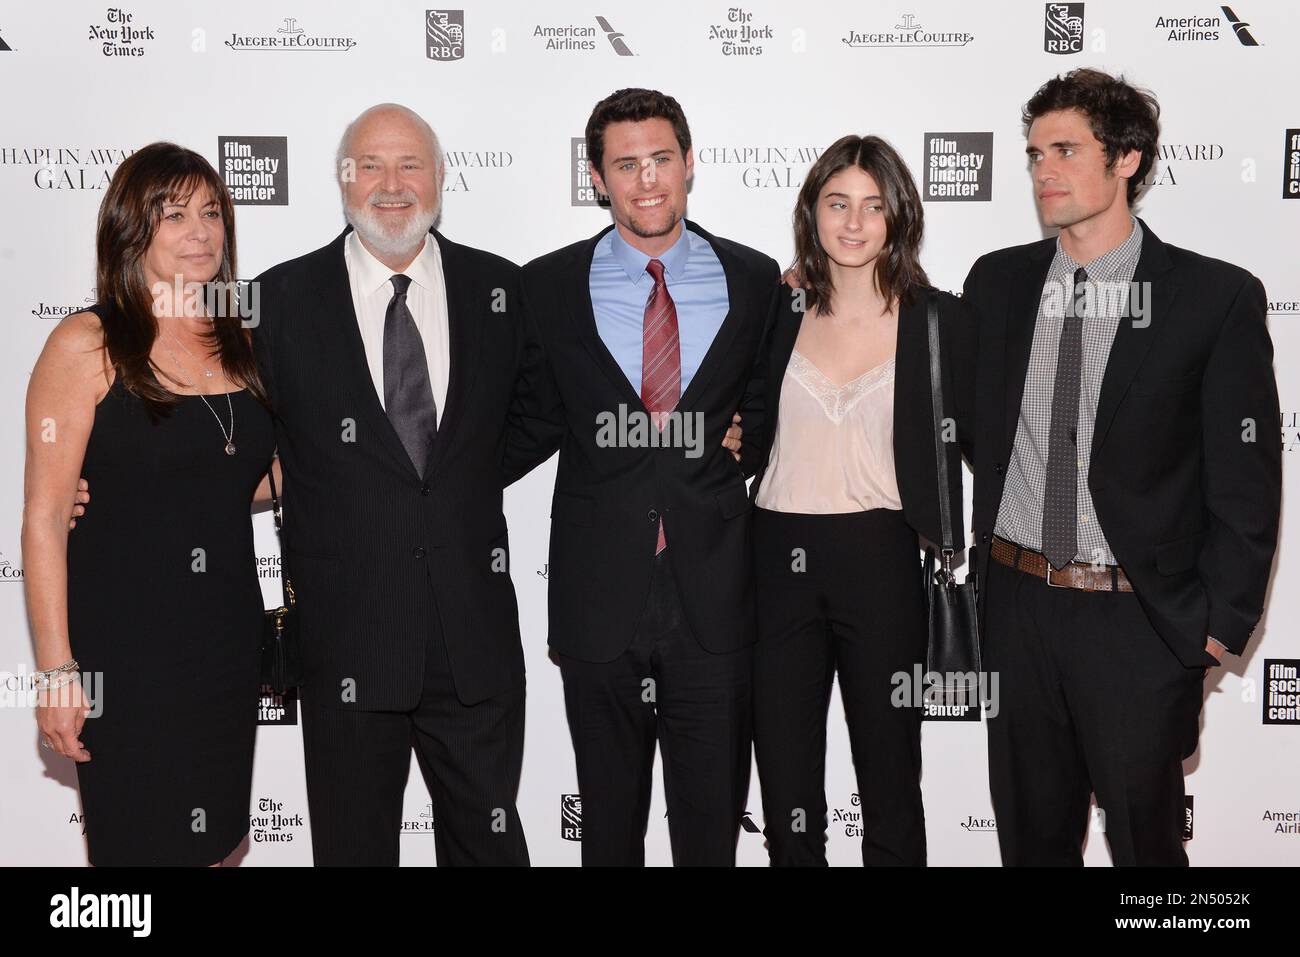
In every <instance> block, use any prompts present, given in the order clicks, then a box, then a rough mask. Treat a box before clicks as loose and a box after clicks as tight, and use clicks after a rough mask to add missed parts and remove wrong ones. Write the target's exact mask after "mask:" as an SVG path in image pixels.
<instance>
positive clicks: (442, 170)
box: [433, 160, 447, 193]
mask: <svg viewBox="0 0 1300 957" xmlns="http://www.w3.org/2000/svg"><path fill="white" fill-rule="evenodd" d="M446 175H447V162H446V161H445V160H444V161H442V162H441V163H439V164H438V169H437V170H436V171H435V172H434V174H433V176H434V182H435V183H436V184H437V186H438V192H439V193H441V192H442V183H443V177H444V176H446Z"/></svg>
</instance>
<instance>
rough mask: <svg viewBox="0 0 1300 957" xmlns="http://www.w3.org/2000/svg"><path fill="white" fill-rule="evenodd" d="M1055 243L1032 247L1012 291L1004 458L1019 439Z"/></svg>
mask: <svg viewBox="0 0 1300 957" xmlns="http://www.w3.org/2000/svg"><path fill="white" fill-rule="evenodd" d="M1055 251H1056V245H1055V243H1054V242H1052V241H1047V242H1043V243H1040V244H1038V245H1037V246H1035V247H1033V249H1032V250H1031V251H1030V256H1029V263H1028V265H1027V266H1026V268H1025V269H1024V271H1023V272H1022V273H1021V274H1020V281H1019V282H1018V283H1017V284H1016V285H1015V287H1014V288H1013V289H1012V290H1011V292H1010V298H1009V301H1008V314H1007V338H1006V355H1005V359H1004V361H1005V363H1006V383H1007V389H1006V396H1005V403H1006V405H1005V408H1004V410H1003V434H1002V450H1003V452H1002V453H1000V454H1001V457H1002V459H1004V460H1005V458H1006V455H1005V454H1004V453H1005V451H1006V450H1009V449H1010V448H1011V446H1012V443H1014V442H1015V440H1016V422H1017V421H1018V420H1019V418H1020V403H1021V401H1022V399H1023V398H1024V391H1025V376H1026V374H1027V373H1028V371H1029V352H1030V348H1031V347H1032V346H1033V343H1034V327H1035V326H1036V325H1037V323H1038V306H1039V302H1040V301H1041V298H1042V294H1043V283H1044V282H1046V281H1047V271H1048V270H1049V269H1050V268H1051V266H1052V257H1053V256H1054V255H1055Z"/></svg>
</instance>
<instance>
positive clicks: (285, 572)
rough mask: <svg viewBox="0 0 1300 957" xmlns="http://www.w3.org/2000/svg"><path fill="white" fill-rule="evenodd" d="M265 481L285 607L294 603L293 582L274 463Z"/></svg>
mask: <svg viewBox="0 0 1300 957" xmlns="http://www.w3.org/2000/svg"><path fill="white" fill-rule="evenodd" d="M266 479H267V481H268V482H270V483H271V518H272V519H274V521H275V537H276V538H278V539H279V540H280V591H281V592H282V593H283V595H284V599H283V600H284V604H285V606H286V607H287V606H290V605H292V604H293V603H294V601H295V598H294V594H293V582H292V580H290V578H289V549H287V548H286V547H285V545H284V509H283V507H282V506H281V505H280V496H279V494H278V493H277V492H276V489H275V463H274V462H272V464H271V467H270V468H268V469H267V470H266Z"/></svg>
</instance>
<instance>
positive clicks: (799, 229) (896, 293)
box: [792, 135, 930, 314]
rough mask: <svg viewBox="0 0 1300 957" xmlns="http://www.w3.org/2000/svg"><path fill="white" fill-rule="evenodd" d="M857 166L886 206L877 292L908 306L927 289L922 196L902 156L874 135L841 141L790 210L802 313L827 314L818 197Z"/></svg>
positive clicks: (826, 262) (829, 287)
mask: <svg viewBox="0 0 1300 957" xmlns="http://www.w3.org/2000/svg"><path fill="white" fill-rule="evenodd" d="M855 166H856V167H857V168H858V169H860V170H863V171H864V172H866V173H869V174H871V177H872V178H873V179H874V180H875V181H876V185H878V186H879V187H880V195H881V200H882V202H883V205H884V207H885V245H884V247H883V248H882V249H881V250H880V255H879V256H878V257H877V258H876V288H877V289H878V290H879V291H880V295H881V297H882V298H883V299H884V300H885V302H886V303H887V304H893V303H894V302H896V301H897V302H900V303H902V302H907V301H909V300H910V299H911V296H912V293H913V292H914V291H915V290H916V289H917V288H920V287H924V286H928V285H929V284H930V280H929V279H928V278H926V275H925V270H924V269H922V268H921V255H920V254H921V237H922V234H923V231H924V226H923V221H924V217H925V213H924V211H923V209H922V207H921V195H920V193H919V192H917V189H916V183H915V181H914V180H913V179H912V174H911V172H910V171H909V170H908V168H907V164H906V163H904V162H903V159H902V157H901V156H899V155H898V153H897V152H896V151H895V150H894V148H893V147H892V146H890V145H889V144H888V143H887V142H885V141H884V140H882V139H881V138H880V137H878V136H853V135H850V136H845V137H841V138H840V139H838V140H836V141H835V142H834V143H832V144H831V146H830V147H829V148H828V149H827V150H826V152H824V153H822V155H821V156H819V157H818V158H817V162H815V163H813V165H812V169H810V170H809V171H808V175H807V176H806V177H804V181H803V188H802V189H800V190H799V199H798V201H797V202H796V203H795V207H794V251H795V252H794V265H793V267H792V271H793V272H794V274H795V275H797V276H799V277H801V278H800V283H799V284H800V286H802V287H803V289H804V290H805V299H804V304H805V307H806V308H809V309H811V308H813V307H814V306H815V307H816V308H817V310H818V312H819V313H821V314H829V313H830V311H831V300H832V293H834V291H835V290H834V283H832V282H831V273H830V259H829V257H828V256H827V255H826V250H824V249H822V244H821V241H820V240H819V239H818V238H817V198H818V197H819V196H820V195H821V192H822V190H823V189H824V188H825V186H826V182H827V180H829V179H830V178H831V177H832V176H834V175H835V174H836V173H838V172H840V171H841V170H845V169H849V168H850V167H855Z"/></svg>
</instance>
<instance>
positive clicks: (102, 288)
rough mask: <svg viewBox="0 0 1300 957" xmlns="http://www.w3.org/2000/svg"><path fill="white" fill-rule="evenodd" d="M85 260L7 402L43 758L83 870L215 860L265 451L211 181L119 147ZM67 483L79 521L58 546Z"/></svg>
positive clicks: (227, 215) (238, 748)
mask: <svg viewBox="0 0 1300 957" xmlns="http://www.w3.org/2000/svg"><path fill="white" fill-rule="evenodd" d="M96 250H97V260H98V262H97V274H98V283H97V294H98V300H99V301H98V302H97V303H96V304H95V305H94V306H93V307H92V308H91V309H90V310H88V311H86V312H82V313H78V314H76V315H72V316H69V317H67V318H66V319H64V320H63V321H62V322H61V323H59V325H58V327H57V328H56V329H55V330H54V331H53V332H52V333H51V335H50V338H49V340H48V341H47V342H46V345H45V349H44V350H43V352H42V353H41V356H40V358H39V359H38V360H37V363H36V367H35V369H34V370H33V372H32V378H31V384H30V386H29V388H28V393H27V465H26V500H25V503H24V509H23V539H22V541H23V554H24V560H25V570H26V575H25V581H26V585H27V597H28V604H29V610H30V614H31V619H32V629H33V633H34V636H35V644H36V659H37V664H36V667H37V668H38V669H41V670H40V671H38V672H37V675H36V682H37V687H38V689H39V697H38V708H37V723H38V725H39V728H40V736H41V744H42V745H43V746H45V747H48V748H51V749H52V750H54V751H55V752H57V753H58V754H61V755H64V756H67V757H70V758H73V759H74V760H75V761H77V777H78V783H79V785H80V789H81V799H82V807H83V810H84V811H85V824H86V837H87V843H88V845H89V857H90V862H91V863H92V864H93V865H96V866H105V865H123V864H159V865H215V864H220V863H221V862H222V861H223V860H224V859H225V857H226V856H227V855H229V854H230V853H231V851H233V850H234V849H235V848H236V847H237V846H238V845H239V844H240V842H241V841H242V840H243V838H244V835H246V834H247V833H248V805H249V792H250V787H251V781H252V766H253V741H254V736H255V733H256V710H255V709H256V697H257V691H258V642H259V635H260V630H261V622H262V596H261V591H260V588H259V585H258V579H257V574H256V570H255V561H254V552H253V533H252V524H251V520H250V504H251V502H252V501H254V500H255V498H257V497H259V493H260V492H261V491H262V489H263V488H264V487H265V485H266V482H265V480H264V477H265V475H266V471H267V468H268V466H269V465H270V463H271V460H272V455H273V452H274V446H275V439H274V431H273V427H272V421H271V415H270V412H269V407H268V404H267V397H266V393H265V390H264V389H263V388H262V385H261V384H260V382H259V380H258V377H257V370H256V364H255V361H254V358H253V352H252V345H251V340H250V335H249V330H248V329H247V328H245V324H244V323H243V322H242V321H241V318H240V316H239V314H238V310H236V309H232V308H231V302H232V297H231V296H230V295H228V293H229V292H230V291H231V290H233V288H234V287H233V281H234V278H235V276H236V272H235V235H234V216H233V209H232V207H231V202H230V196H229V193H228V192H227V191H226V187H225V184H224V183H223V182H222V181H221V179H220V177H219V176H217V174H216V172H215V171H214V170H213V169H212V167H211V166H210V165H209V164H208V162H207V161H206V160H205V159H203V157H201V156H199V155H198V154H197V153H194V152H192V151H190V150H186V149H183V148H181V147H179V146H175V145H173V144H170V143H154V144H152V145H150V146H147V147H145V148H144V149H141V150H139V151H138V152H136V153H135V154H133V155H132V156H131V157H129V158H128V159H127V160H126V161H125V162H124V163H123V164H122V165H121V167H120V168H119V169H118V171H117V173H116V175H115V176H114V177H113V181H112V184H111V185H110V186H109V188H108V191H107V192H106V193H105V196H104V201H103V204H102V206H101V208H100V213H99V225H98V234H97V238H96ZM205 293H206V294H205ZM78 476H84V477H85V478H86V479H87V480H88V481H89V483H90V486H91V488H92V489H93V490H94V495H95V505H94V507H93V508H92V509H91V513H90V514H89V515H86V516H85V517H83V518H81V519H80V520H79V521H78V522H77V529H76V531H75V533H73V534H72V535H69V534H68V527H69V519H70V518H71V514H72V509H73V495H74V490H75V489H76V488H77V481H78Z"/></svg>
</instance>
